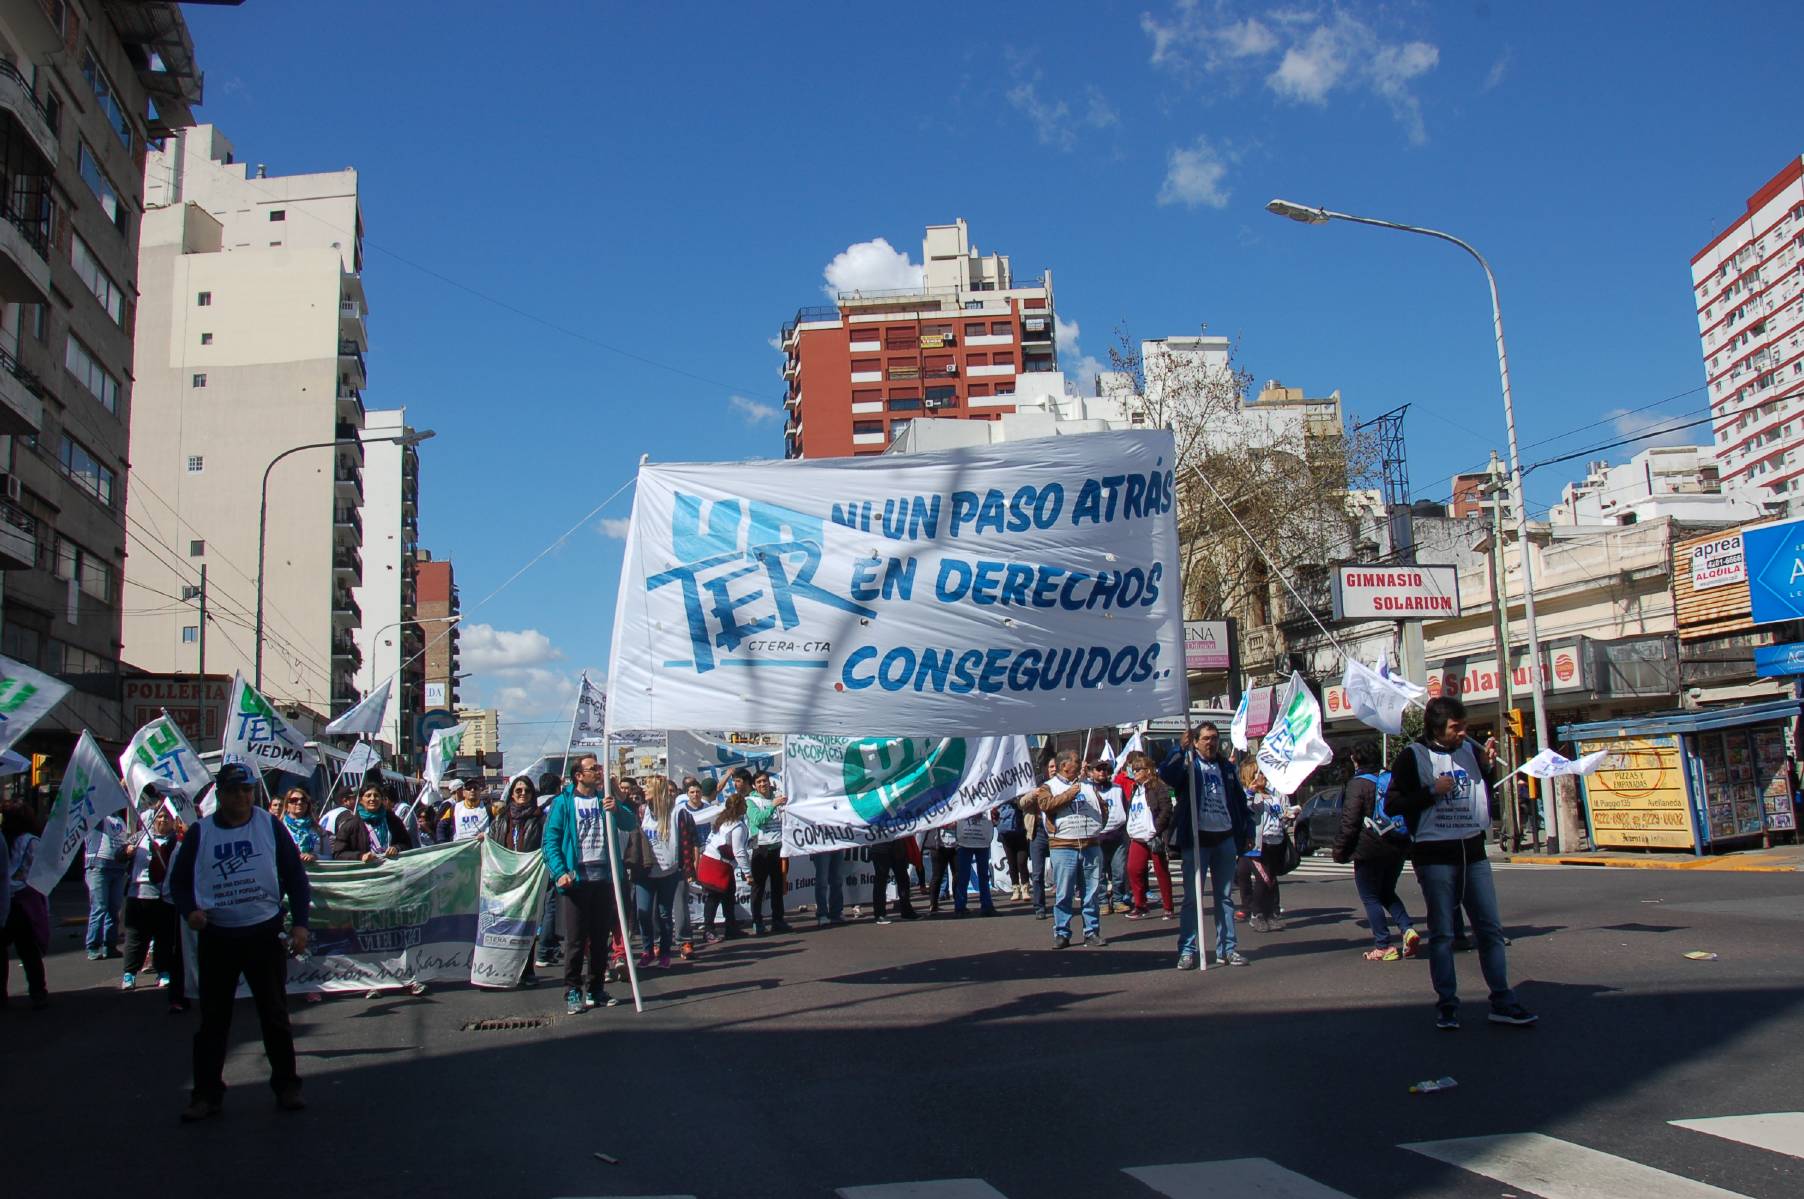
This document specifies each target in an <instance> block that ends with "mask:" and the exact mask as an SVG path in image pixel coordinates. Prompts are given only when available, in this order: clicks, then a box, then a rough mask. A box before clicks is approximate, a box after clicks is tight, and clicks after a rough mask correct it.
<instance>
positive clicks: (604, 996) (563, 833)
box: [543, 753, 639, 1015]
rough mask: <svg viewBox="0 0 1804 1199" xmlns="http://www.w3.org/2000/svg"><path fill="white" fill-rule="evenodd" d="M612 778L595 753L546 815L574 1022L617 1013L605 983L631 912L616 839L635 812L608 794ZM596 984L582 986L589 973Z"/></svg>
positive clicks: (582, 760)
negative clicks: (606, 1011)
mask: <svg viewBox="0 0 1804 1199" xmlns="http://www.w3.org/2000/svg"><path fill="white" fill-rule="evenodd" d="M606 785H607V776H606V773H605V772H604V770H603V768H602V764H601V762H600V760H599V759H597V758H596V756H595V755H594V754H593V753H584V754H581V755H578V756H577V758H576V765H575V769H574V770H573V771H572V772H571V781H570V784H569V785H568V786H566V787H565V788H564V789H563V790H562V791H561V792H559V793H558V796H557V798H556V799H554V800H552V801H551V808H550V810H549V811H548V812H547V813H546V815H545V833H544V838H545V840H544V846H543V852H544V855H545V869H546V871H547V872H548V873H549V874H550V875H551V880H552V884H553V885H554V886H555V887H557V889H558V890H559V891H560V892H562V894H563V897H564V899H565V900H566V901H567V902H565V903H564V904H563V905H562V907H563V911H564V920H565V931H564V941H565V947H564V987H565V991H564V1001H565V1009H566V1011H567V1012H568V1013H569V1014H570V1015H576V1014H577V1013H578V1012H582V1011H586V1010H588V1009H590V1008H596V1007H615V1006H617V1005H618V1004H619V1002H620V1001H619V1000H618V999H613V998H610V997H609V995H608V993H607V991H606V990H605V989H604V988H603V986H602V983H603V981H604V980H605V979H606V978H607V969H608V934H609V932H610V931H611V930H613V929H614V928H616V927H618V928H619V929H620V934H621V943H622V944H623V945H624V944H625V943H626V925H625V922H624V921H623V920H622V919H621V916H622V915H623V914H624V913H625V911H626V903H625V896H623V895H622V894H621V888H620V874H621V870H620V853H619V848H618V846H619V841H618V838H619V837H620V836H621V835H622V834H625V833H628V832H631V831H632V830H633V829H634V828H635V827H637V818H636V817H634V815H633V812H632V809H630V808H628V807H626V806H625V805H623V804H620V803H618V802H617V801H616V800H615V799H614V797H613V796H612V795H610V794H608V793H607V790H606ZM632 961H633V959H632V955H631V954H630V953H629V954H628V955H627V970H628V977H629V978H630V979H631V980H632V985H633V1005H634V1006H635V1007H638V1006H639V978H638V972H637V971H636V970H635V969H633V964H632ZM585 965H587V966H588V968H589V973H590V975H591V978H590V979H589V980H587V981H585V979H584V977H583V974H584V970H583V968H584V966H585Z"/></svg>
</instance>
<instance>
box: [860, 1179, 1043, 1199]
mask: <svg viewBox="0 0 1804 1199" xmlns="http://www.w3.org/2000/svg"><path fill="white" fill-rule="evenodd" d="M833 1193H834V1194H835V1195H838V1196H839V1199H1008V1196H1006V1195H1004V1194H1003V1193H1002V1192H1001V1191H999V1190H997V1189H996V1188H995V1187H993V1186H991V1185H990V1184H989V1183H987V1182H985V1181H984V1180H983V1179H981V1178H940V1179H935V1180H933V1181H930V1182H890V1183H884V1184H882V1185H880V1186H868V1187H839V1188H838V1189H836V1190H835V1191H834V1192H833Z"/></svg>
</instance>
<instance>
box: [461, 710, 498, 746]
mask: <svg viewBox="0 0 1804 1199" xmlns="http://www.w3.org/2000/svg"><path fill="white" fill-rule="evenodd" d="M457 722H458V723H459V724H461V725H463V726H464V739H463V744H462V745H460V746H459V747H458V753H459V755H460V756H462V757H466V758H469V757H476V756H478V755H481V754H498V753H500V752H501V713H500V712H499V711H498V710H496V709H494V708H459V709H458V710H457Z"/></svg>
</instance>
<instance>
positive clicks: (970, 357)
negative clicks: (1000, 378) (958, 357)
mask: <svg viewBox="0 0 1804 1199" xmlns="http://www.w3.org/2000/svg"><path fill="white" fill-rule="evenodd" d="M965 365H966V366H988V365H990V356H989V355H988V354H966V355H965Z"/></svg>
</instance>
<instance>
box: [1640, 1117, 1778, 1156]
mask: <svg viewBox="0 0 1804 1199" xmlns="http://www.w3.org/2000/svg"><path fill="white" fill-rule="evenodd" d="M1668 1123H1670V1124H1673V1125H1675V1126H1676V1127H1679V1128H1689V1129H1691V1130H1692V1131H1693V1132H1705V1133H1709V1134H1710V1135H1711V1136H1713V1137H1721V1138H1722V1139H1723V1140H1725V1141H1736V1142H1739V1143H1740V1144H1743V1145H1752V1146H1754V1148H1756V1149H1770V1150H1772V1151H1773V1152H1774V1153H1783V1154H1785V1155H1786V1156H1787V1157H1798V1158H1804V1112H1767V1113H1765V1114H1764V1115H1759V1116H1717V1117H1715V1118H1714V1119H1709V1120H1671V1121H1668Z"/></svg>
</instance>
